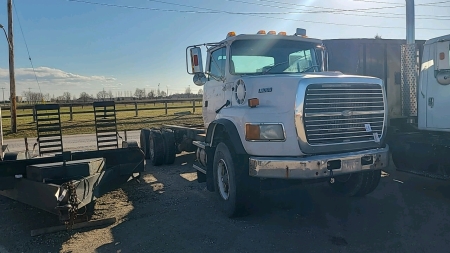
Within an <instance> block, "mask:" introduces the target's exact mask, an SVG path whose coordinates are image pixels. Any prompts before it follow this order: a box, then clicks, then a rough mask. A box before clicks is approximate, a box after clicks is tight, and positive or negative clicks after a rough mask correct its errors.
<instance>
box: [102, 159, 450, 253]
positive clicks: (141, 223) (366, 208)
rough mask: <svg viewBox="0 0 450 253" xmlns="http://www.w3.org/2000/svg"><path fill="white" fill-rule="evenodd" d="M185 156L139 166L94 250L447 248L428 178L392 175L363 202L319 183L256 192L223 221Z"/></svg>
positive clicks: (441, 198)
mask: <svg viewBox="0 0 450 253" xmlns="http://www.w3.org/2000/svg"><path fill="white" fill-rule="evenodd" d="M192 159H193V158H192V156H182V157H179V158H178V159H177V161H176V164H175V165H174V166H161V167H151V168H149V167H147V168H149V169H148V171H147V175H146V176H145V177H144V181H145V182H144V183H143V184H140V185H139V186H138V189H139V190H136V189H135V188H131V187H128V186H127V187H126V188H124V189H125V192H127V194H128V197H129V201H131V202H133V206H134V209H133V210H132V211H131V212H130V213H129V214H128V216H127V218H126V220H124V222H122V223H121V224H119V225H117V226H115V227H114V228H112V229H111V233H112V235H113V237H114V242H112V243H109V244H106V245H103V246H101V247H99V248H97V251H98V252H155V251H157V252H299V251H300V252H442V249H445V248H448V246H450V242H449V241H448V240H447V239H445V238H449V236H450V231H449V230H448V229H446V228H448V227H449V225H450V220H449V217H450V212H449V204H450V201H449V198H446V197H445V195H443V193H441V190H445V189H447V190H448V188H445V187H447V186H444V185H441V187H444V188H439V187H436V181H435V180H431V181H430V180H422V178H418V177H409V176H404V175H401V176H400V177H399V178H400V179H402V180H405V182H403V183H398V182H397V181H394V180H393V179H395V178H397V176H396V175H397V173H396V172H395V171H392V174H391V175H388V176H387V177H384V178H383V179H382V182H381V184H380V186H379V188H378V189H377V190H376V191H375V192H374V193H372V194H370V195H368V196H366V197H364V198H347V197H344V196H341V195H339V194H336V193H334V192H333V191H332V190H331V188H329V187H328V185H326V184H315V185H306V186H295V187H290V188H285V189H279V190H273V191H268V192H263V195H262V198H261V201H260V204H259V206H258V208H257V210H256V211H255V213H253V214H252V215H250V216H246V217H242V218H237V219H228V218H225V217H224V216H223V215H222V213H220V212H219V211H218V210H217V209H216V207H215V205H214V202H215V197H216V196H215V194H214V193H210V192H208V191H206V189H205V184H204V183H202V184H199V183H197V182H196V181H195V178H196V176H195V173H194V170H193V169H192V168H191V167H190V166H189V165H187V164H190V160H192ZM396 180H398V179H396ZM417 184H419V185H421V186H420V187H422V188H423V187H425V186H426V187H428V188H430V190H429V191H425V190H423V189H421V188H420V187H419V188H418V187H417ZM447 185H448V184H447ZM433 187H434V188H433ZM431 188H432V189H431ZM430 194H432V195H430Z"/></svg>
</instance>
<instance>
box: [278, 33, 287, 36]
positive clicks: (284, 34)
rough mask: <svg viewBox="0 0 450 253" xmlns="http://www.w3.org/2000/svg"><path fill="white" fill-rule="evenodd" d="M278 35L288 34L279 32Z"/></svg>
mask: <svg viewBox="0 0 450 253" xmlns="http://www.w3.org/2000/svg"><path fill="white" fill-rule="evenodd" d="M278 35H284V36H286V32H279V33H278Z"/></svg>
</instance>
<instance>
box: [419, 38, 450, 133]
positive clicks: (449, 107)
mask: <svg viewBox="0 0 450 253" xmlns="http://www.w3.org/2000/svg"><path fill="white" fill-rule="evenodd" d="M449 44H450V42H449V41H444V42H438V43H436V47H434V48H435V50H432V47H430V54H429V55H431V57H430V58H431V59H433V56H434V66H430V68H429V70H428V71H426V73H427V75H426V78H425V76H424V78H423V79H422V80H426V83H422V84H421V85H426V86H427V88H426V89H427V94H426V99H427V101H426V104H427V128H432V129H433V128H434V129H449V130H450V85H449V84H448V82H445V81H444V82H442V81H438V79H439V78H443V79H449V78H450V72H449V71H450V59H449V58H450V57H449V56H450V46H449ZM431 51H435V52H434V53H432V52H431ZM424 53H425V52H424ZM423 72H424V71H423ZM423 72H422V73H423ZM442 76H443V77H442ZM422 88H423V87H422ZM419 92H420V91H419Z"/></svg>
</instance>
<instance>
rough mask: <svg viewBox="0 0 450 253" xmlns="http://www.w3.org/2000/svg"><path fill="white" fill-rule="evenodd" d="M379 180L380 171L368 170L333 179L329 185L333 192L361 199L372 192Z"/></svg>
mask: <svg viewBox="0 0 450 253" xmlns="http://www.w3.org/2000/svg"><path fill="white" fill-rule="evenodd" d="M380 180H381V170H369V171H363V172H359V173H353V174H350V175H342V176H338V177H335V182H334V183H329V184H330V186H331V188H333V189H334V190H335V191H337V192H339V193H342V194H344V195H347V196H352V197H353V196H354V197H362V196H365V195H367V194H369V193H371V192H373V191H374V190H375V189H376V188H377V186H378V184H379V183H380Z"/></svg>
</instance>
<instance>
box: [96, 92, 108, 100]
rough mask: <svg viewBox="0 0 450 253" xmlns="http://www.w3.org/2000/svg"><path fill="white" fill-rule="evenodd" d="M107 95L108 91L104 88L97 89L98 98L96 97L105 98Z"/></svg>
mask: <svg viewBox="0 0 450 253" xmlns="http://www.w3.org/2000/svg"><path fill="white" fill-rule="evenodd" d="M108 97H109V94H108V92H106V91H105V90H102V91H99V92H98V93H97V98H98V99H102V100H105V99H106V98H108Z"/></svg>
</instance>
